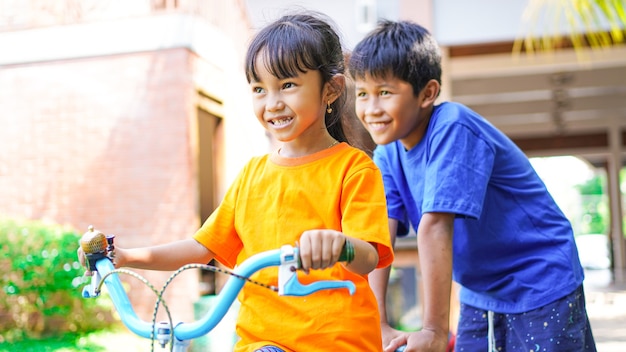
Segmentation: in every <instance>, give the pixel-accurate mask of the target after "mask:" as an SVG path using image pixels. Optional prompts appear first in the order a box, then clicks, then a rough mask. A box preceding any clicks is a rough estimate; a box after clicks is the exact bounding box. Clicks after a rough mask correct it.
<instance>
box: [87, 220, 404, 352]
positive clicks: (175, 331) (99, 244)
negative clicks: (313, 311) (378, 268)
mask: <svg viewBox="0 0 626 352" xmlns="http://www.w3.org/2000/svg"><path fill="white" fill-rule="evenodd" d="M114 238H115V236H113V235H107V236H105V235H104V234H102V233H101V232H98V231H96V230H94V228H93V226H89V230H88V231H87V232H86V233H85V234H84V235H83V237H82V238H81V239H80V246H81V248H82V249H83V252H85V256H86V261H87V264H88V265H89V269H90V270H91V271H92V277H91V283H90V284H88V285H87V286H85V287H84V288H83V292H82V296H83V297H84V298H95V297H98V296H99V295H100V292H101V289H102V285H103V284H104V285H106V288H107V290H108V293H109V296H110V297H111V300H112V301H113V305H114V307H115V309H116V310H117V312H118V313H119V316H120V319H121V320H122V322H123V324H124V325H125V326H126V327H127V328H128V329H129V330H130V331H132V332H133V333H135V334H136V335H138V336H140V337H144V338H148V339H151V340H152V345H151V348H152V350H153V349H154V341H155V340H156V341H158V343H159V345H160V346H161V348H165V346H166V345H168V344H169V346H170V351H172V352H185V351H187V350H188V348H189V346H190V344H191V341H192V340H193V339H195V338H198V337H201V336H204V335H206V334H208V333H209V332H210V331H211V330H212V329H213V328H214V327H215V326H216V325H217V324H218V323H219V322H220V321H221V320H222V318H223V317H224V316H225V315H226V313H227V312H228V309H229V308H230V306H231V304H232V303H233V302H234V301H235V299H236V297H237V294H238V293H239V291H240V290H241V289H242V288H243V285H244V284H245V283H253V284H257V285H261V286H263V287H266V288H268V289H271V290H274V291H276V292H277V293H278V295H279V296H306V295H309V294H312V293H314V292H317V291H319V290H326V289H347V290H348V291H349V292H350V294H353V293H354V292H355V290H356V286H355V285H354V283H352V282H351V281H317V282H313V283H311V284H307V285H304V284H301V283H300V282H299V281H298V277H297V272H296V271H297V270H298V269H300V257H299V254H298V248H297V247H294V246H291V245H284V246H282V247H281V248H280V249H274V250H269V251H266V252H261V253H257V254H256V255H254V256H252V257H250V258H248V259H246V260H245V261H244V262H242V263H241V264H240V265H239V266H237V267H236V268H235V269H234V270H232V271H229V270H224V269H220V268H217V267H214V266H210V265H204V264H189V265H185V266H183V267H181V268H180V269H178V270H177V271H176V272H174V273H173V274H172V275H171V276H170V278H169V279H168V280H167V281H166V283H165V284H164V286H163V288H162V289H161V290H160V291H157V290H156V289H154V287H152V285H151V284H150V283H149V282H148V281H147V280H145V279H143V278H142V277H141V276H140V275H138V274H137V273H134V272H132V271H129V270H125V269H115V267H114V265H113V261H112V260H113V258H114V253H115V251H114V250H115V245H114ZM346 244H347V245H345V246H344V248H343V250H342V252H341V256H340V258H339V261H343V262H350V261H351V260H352V259H353V258H354V248H353V247H352V246H351V245H350V242H346ZM270 266H277V267H278V286H277V287H275V286H271V285H267V284H264V283H260V282H257V281H254V280H251V279H250V278H249V277H250V276H251V275H252V274H254V273H255V272H257V271H259V270H261V269H263V268H267V267H270ZM191 268H201V269H206V270H212V271H218V272H222V273H226V274H229V275H231V276H230V278H229V279H228V280H227V281H226V284H225V285H224V287H223V288H222V290H221V291H220V293H219V294H218V295H217V296H216V298H217V302H216V304H215V305H214V306H213V307H211V309H210V310H209V311H208V312H207V313H205V314H204V316H203V317H202V318H200V319H199V320H197V321H194V322H179V323H177V324H174V323H173V321H172V319H171V314H170V313H169V308H167V305H166V304H165V301H163V298H162V296H163V292H164V291H165V289H166V288H167V286H168V285H169V283H170V282H171V281H172V279H173V278H174V277H175V276H176V275H178V273H180V272H182V271H183V270H187V269H191ZM120 273H125V274H129V275H132V276H134V277H136V278H138V279H140V280H142V281H143V282H144V283H146V284H147V285H148V286H149V287H150V288H151V289H152V291H153V292H154V293H155V294H156V295H157V301H156V304H155V308H154V314H153V319H152V321H151V322H147V321H144V320H142V319H140V318H139V317H138V316H137V314H136V312H135V310H134V309H133V307H132V304H131V302H130V300H129V298H128V295H127V294H126V291H125V290H124V287H123V286H122V282H121V280H120V278H119V275H118V274H120ZM159 305H163V307H164V309H165V311H166V313H167V317H168V321H161V322H158V323H157V322H156V312H157V310H158V307H159ZM401 350H402V349H399V350H398V352H400V351H401Z"/></svg>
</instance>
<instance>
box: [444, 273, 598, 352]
mask: <svg viewBox="0 0 626 352" xmlns="http://www.w3.org/2000/svg"><path fill="white" fill-rule="evenodd" d="M489 315H491V316H492V319H491V320H492V330H491V331H493V333H492V334H490V329H489V325H490V322H489V320H490V319H489ZM490 335H491V338H490V337H489V336H490ZM490 344H492V346H490ZM490 348H491V351H507V352H511V351H524V352H528V351H530V352H539V351H552V352H554V351H563V352H578V351H592V352H595V351H596V344H595V341H594V339H593V334H592V333H591V326H590V325H589V318H588V317H587V310H586V308H585V294H584V291H583V287H582V285H581V286H580V287H579V288H577V289H576V290H574V292H572V293H570V294H569V295H567V296H565V297H563V298H561V299H558V300H556V301H554V302H552V303H549V304H547V305H545V306H543V307H540V308H537V309H535V310H531V311H529V312H525V313H519V314H501V313H494V312H488V311H486V310H483V309H478V308H475V307H472V306H469V305H466V304H461V312H460V317H459V325H458V331H457V336H456V351H457V352H473V351H490ZM491 351H490V352H491Z"/></svg>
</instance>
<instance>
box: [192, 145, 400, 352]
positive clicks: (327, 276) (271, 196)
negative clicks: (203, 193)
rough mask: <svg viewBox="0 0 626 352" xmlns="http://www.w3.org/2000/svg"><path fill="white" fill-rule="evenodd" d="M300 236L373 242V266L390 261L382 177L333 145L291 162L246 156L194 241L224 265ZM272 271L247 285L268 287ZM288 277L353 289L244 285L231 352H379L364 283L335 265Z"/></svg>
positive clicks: (358, 154)
mask: <svg viewBox="0 0 626 352" xmlns="http://www.w3.org/2000/svg"><path fill="white" fill-rule="evenodd" d="M310 229H335V230H338V231H342V232H343V233H344V234H345V235H347V236H350V237H354V238H359V239H362V240H364V241H367V242H370V243H374V244H376V247H377V249H378V254H379V262H378V267H385V266H388V265H390V264H391V263H392V261H393V252H392V249H391V244H390V239H389V228H388V222H387V210H386V201H385V193H384V189H383V182H382V177H381V174H380V171H379V170H378V168H377V167H376V166H375V165H374V163H373V162H372V160H371V159H370V158H369V157H368V156H367V155H366V154H365V153H363V152H362V151H360V150H358V149H356V148H353V147H351V146H349V145H348V144H346V143H341V144H339V145H336V146H334V147H333V148H329V149H326V150H323V151H321V152H318V153H315V154H312V155H308V156H305V157H301V158H283V157H281V156H279V155H278V154H277V153H274V154H271V155H265V156H262V157H256V158H253V159H252V160H251V161H250V162H249V163H248V164H247V165H246V166H245V167H244V168H243V170H242V171H241V172H240V174H239V175H238V177H237V178H236V180H235V181H234V183H233V184H232V186H231V187H230V189H229V190H228V192H227V193H226V195H225V197H224V199H223V201H222V203H221V204H220V206H219V207H218V208H217V209H216V210H215V211H214V212H213V214H212V215H211V216H210V217H209V218H208V219H207V221H206V222H205V223H204V225H203V226H202V228H200V229H199V230H198V232H197V233H196V234H195V236H194V238H195V239H196V240H197V241H199V242H200V243H202V244H203V245H204V246H206V247H207V248H209V249H210V250H211V251H213V252H214V253H215V254H216V256H217V257H216V259H217V260H219V261H220V262H221V263H223V264H225V265H227V266H229V267H234V266H235V265H237V264H239V263H241V262H242V261H244V260H245V259H246V258H249V257H250V256H251V255H253V254H256V253H259V252H262V251H267V250H272V249H277V248H280V247H281V246H282V245H284V244H291V245H294V244H295V243H296V241H297V240H298V239H299V237H300V235H301V234H302V232H304V231H305V230H310ZM277 274H278V270H277V268H275V267H274V268H267V269H263V270H261V271H259V272H257V273H256V274H255V275H253V277H252V278H253V279H254V280H258V281H260V282H263V283H267V284H271V285H277V284H278V278H277ZM298 278H299V280H300V282H302V283H310V282H314V281H319V280H351V281H353V282H354V283H355V285H356V292H355V293H354V295H352V296H351V295H350V294H349V293H348V291H347V290H346V289H331V290H322V291H318V292H316V293H314V294H311V295H308V296H303V297H290V296H278V294H277V293H276V292H273V291H270V290H268V289H266V288H263V287H260V286H258V285H254V284H246V285H245V286H244V288H243V290H242V292H241V293H240V295H239V300H240V302H241V306H240V310H239V317H238V319H237V334H238V336H239V337H240V338H241V339H240V341H239V342H238V343H237V345H236V347H235V351H236V352H249V351H254V350H255V349H256V348H259V347H261V346H265V345H276V346H278V347H281V348H282V349H284V350H285V351H307V352H313V351H343V352H346V351H348V352H349V351H354V352H363V351H368V352H369V351H380V350H381V349H382V340H381V332H380V320H379V313H378V308H377V303H376V299H375V297H374V294H373V293H372V291H371V289H370V288H369V285H368V282H367V277H366V276H361V275H357V274H354V273H352V272H350V271H348V270H346V269H345V268H344V267H343V265H341V264H336V265H335V266H334V267H332V268H329V269H326V270H312V271H311V272H310V273H309V274H308V275H307V274H305V273H302V272H300V273H298Z"/></svg>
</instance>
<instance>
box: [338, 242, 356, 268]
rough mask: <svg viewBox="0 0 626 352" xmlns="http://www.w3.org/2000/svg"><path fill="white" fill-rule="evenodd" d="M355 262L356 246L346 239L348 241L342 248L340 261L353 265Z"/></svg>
mask: <svg viewBox="0 0 626 352" xmlns="http://www.w3.org/2000/svg"><path fill="white" fill-rule="evenodd" d="M353 260H354V245H353V244H352V242H350V240H348V239H347V238H346V241H345V242H344V244H343V248H341V254H339V261H340V262H346V263H351V262H352V261H353Z"/></svg>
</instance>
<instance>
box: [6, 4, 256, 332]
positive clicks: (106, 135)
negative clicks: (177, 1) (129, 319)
mask: <svg viewBox="0 0 626 352" xmlns="http://www.w3.org/2000/svg"><path fill="white" fill-rule="evenodd" d="M0 1H2V0H0ZM132 3H133V4H137V3H138V2H136V1H134V2H132ZM144 3H146V2H144ZM68 4H69V5H71V3H70V2H68ZM110 4H112V5H115V6H112V7H114V8H115V10H120V11H122V10H123V9H124V6H123V4H122V3H120V2H111V3H110ZM184 4H186V5H185V6H187V7H184V6H182V5H181V8H178V9H176V8H175V9H166V10H167V11H165V12H156V13H155V12H154V11H152V12H151V11H150V9H148V11H147V12H146V11H144V12H141V13H140V14H133V15H132V16H131V17H125V18H122V19H119V18H117V17H116V16H113V17H115V18H113V19H109V18H97V16H96V14H93V13H92V14H90V15H91V17H90V18H83V19H82V21H81V20H77V21H75V22H73V23H66V22H65V20H66V19H63V20H60V21H59V22H56V23H54V21H52V22H53V23H50V21H46V22H45V23H43V24H40V25H43V27H41V26H38V25H37V23H36V21H34V20H33V21H34V22H28V26H26V24H22V25H23V27H25V28H21V27H13V28H8V29H7V27H6V26H4V27H3V26H2V25H0V52H2V53H6V55H4V54H3V55H0V107H2V112H0V199H1V200H2V201H0V214H2V215H8V216H12V217H20V218H29V219H43V220H50V221H53V222H55V223H62V224H68V225H70V226H72V227H74V228H76V229H77V230H78V231H86V230H87V227H88V226H89V225H94V226H95V227H96V229H98V230H100V231H102V232H104V233H106V234H115V235H116V244H117V245H118V246H119V247H135V246H144V245H150V244H159V243H165V242H170V241H173V240H176V239H182V238H189V237H190V236H191V235H192V234H193V233H194V232H195V231H196V230H197V229H198V227H199V226H200V224H201V220H202V219H201V216H200V213H199V203H200V197H201V195H200V194H199V187H198V185H199V182H204V181H206V180H199V179H198V169H199V167H198V157H199V153H198V149H199V147H198V145H199V141H200V139H204V138H211V139H213V138H214V136H205V135H202V134H201V133H200V131H199V129H198V118H199V117H198V116H199V115H200V114H201V113H200V112H201V111H205V110H206V111H207V112H209V113H210V114H211V115H212V116H214V118H217V119H222V120H223V123H221V124H220V126H221V127H220V129H219V130H218V131H216V134H218V135H217V139H215V143H216V144H217V145H216V148H215V149H216V152H215V155H213V157H214V158H215V160H216V161H215V162H216V163H217V164H216V167H215V173H216V175H214V178H213V181H209V182H212V183H213V185H212V187H214V188H215V190H214V192H213V194H214V195H213V197H215V203H217V202H218V201H219V199H221V196H222V195H223V193H224V192H225V190H226V188H227V187H228V185H229V184H230V182H231V180H232V178H234V176H235V175H236V173H237V172H238V170H239V169H240V167H241V165H243V163H245V161H247V160H248V159H249V158H250V156H252V155H254V154H258V153H262V152H265V151H267V147H268V141H267V137H266V136H265V134H264V133H263V130H262V128H261V126H260V125H259V124H258V123H257V122H256V119H254V116H253V114H252V109H251V108H250V101H251V99H250V97H249V92H248V88H247V83H246V82H245V77H244V76H243V72H242V70H241V67H242V62H243V53H244V52H243V50H244V49H245V46H246V44H247V38H248V37H249V35H250V28H249V24H248V22H247V19H246V18H247V17H246V11H245V9H244V8H243V7H242V6H241V4H240V2H239V1H232V2H230V1H229V2H224V3H222V2H219V4H218V5H219V6H218V5H216V6H217V7H219V11H220V14H221V15H220V16H223V17H219V16H216V15H215V13H214V11H211V10H212V9H211V8H208V9H207V8H201V7H200V5H199V4H200V2H184ZM69 5H68V6H69ZM103 6H104V5H103ZM31 10H33V11H37V9H34V8H33V9H31ZM39 10H42V9H39ZM44 10H45V9H44ZM101 10H103V12H106V11H105V10H107V9H105V8H102V9H101ZM108 10H111V11H113V9H112V8H111V9H108ZM152 10H154V9H152ZM106 13H107V14H109V13H110V12H106ZM47 14H48V15H50V13H49V12H48V13H47ZM133 16H134V17H133ZM1 17H2V16H0V24H4V25H6V23H7V22H6V21H5V22H2V21H3V19H2V18H1ZM31 17H32V18H38V17H37V16H35V15H33V16H31ZM105 17H106V16H105ZM122 17H123V16H122ZM209 17H210V18H209ZM46 18H48V19H49V18H50V16H46ZM226 19H228V20H226ZM219 26H223V27H219ZM26 27H27V28H26ZM242 140H245V141H246V143H242V142H241V141H242ZM137 272H138V273H139V274H140V275H143V276H145V277H146V278H147V279H148V281H150V282H151V283H152V284H153V285H154V286H155V287H156V288H157V289H158V288H160V287H161V286H162V284H163V283H164V282H165V281H166V280H167V278H168V277H169V276H170V274H171V273H169V272H167V273H157V272H146V271H139V270H138V271H137ZM198 277H199V274H198V272H197V271H188V272H185V273H183V274H182V275H180V277H178V278H177V279H176V280H175V281H174V282H173V283H172V284H171V285H170V286H169V287H168V289H167V290H166V296H165V300H166V301H167V303H168V306H169V308H170V310H171V311H172V313H173V319H174V320H177V321H179V320H181V321H190V320H192V319H193V303H194V302H195V301H196V300H197V298H198V293H199V282H198ZM122 279H123V280H124V281H125V282H127V283H128V285H129V290H128V292H129V295H130V297H131V300H132V301H133V303H134V304H135V309H136V310H137V312H138V314H139V315H140V317H143V318H144V319H146V320H148V321H149V320H151V319H152V310H153V306H154V302H155V299H154V298H153V297H154V294H153V293H152V292H151V291H150V290H149V289H148V288H146V287H145V285H143V284H142V283H140V282H139V281H138V280H135V279H133V278H131V277H124V276H123V277H122ZM164 319H165V315H164V310H163V309H160V315H159V320H164Z"/></svg>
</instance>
